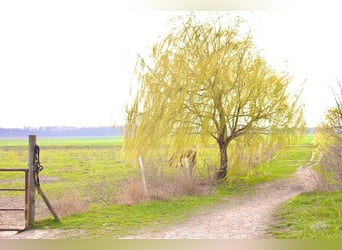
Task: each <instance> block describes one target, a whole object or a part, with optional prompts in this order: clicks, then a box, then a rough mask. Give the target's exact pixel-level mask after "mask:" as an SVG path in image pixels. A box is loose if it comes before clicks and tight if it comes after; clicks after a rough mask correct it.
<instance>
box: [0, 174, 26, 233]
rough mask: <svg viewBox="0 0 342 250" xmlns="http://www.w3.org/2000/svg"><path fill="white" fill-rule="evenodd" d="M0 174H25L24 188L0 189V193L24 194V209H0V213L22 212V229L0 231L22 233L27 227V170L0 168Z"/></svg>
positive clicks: (0, 229) (2, 229) (3, 229)
mask: <svg viewBox="0 0 342 250" xmlns="http://www.w3.org/2000/svg"><path fill="white" fill-rule="evenodd" d="M0 172H25V188H0V192H1V191H2V192H25V207H24V208H0V211H2V212H24V219H25V226H24V228H0V231H23V230H25V229H26V228H27V226H28V172H29V170H28V169H27V168H0Z"/></svg>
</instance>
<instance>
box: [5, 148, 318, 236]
mask: <svg viewBox="0 0 342 250" xmlns="http://www.w3.org/2000/svg"><path fill="white" fill-rule="evenodd" d="M313 158H314V154H313V155H312V157H311V161H312V159H313ZM317 184H318V177H317V174H316V173H315V172H314V171H313V170H312V169H311V166H303V167H300V168H298V170H297V172H296V174H295V176H294V177H293V178H289V179H282V180H276V181H273V182H269V183H265V184H262V185H259V186H257V187H256V188H255V192H254V193H253V194H246V195H242V196H238V197H229V198H227V199H226V200H225V201H224V202H223V203H220V204H216V205H213V206H212V207H211V208H209V209H203V210H201V211H199V212H196V213H195V214H193V216H192V217H191V218H189V219H188V220H187V221H185V222H184V223H182V224H177V225H173V226H169V227H167V228H164V229H163V230H162V231H159V232H144V233H143V234H139V235H131V236H127V237H125V238H126V239H260V238H271V236H270V235H267V234H266V229H267V228H268V227H269V225H270V224H271V223H272V222H273V220H274V216H273V212H274V209H275V208H276V207H277V206H278V205H280V204H282V203H284V202H286V201H288V200H289V199H291V198H293V197H295V196H297V195H298V194H300V193H302V192H306V191H312V190H314V189H315V188H316V186H317ZM63 235H65V231H59V230H28V231H25V232H23V233H19V234H16V233H15V232H0V239H1V238H12V239H14V238H21V239H27V238H30V239H37V238H39V239H44V238H47V239H51V238H63ZM69 236H70V235H69Z"/></svg>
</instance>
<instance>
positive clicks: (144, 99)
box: [124, 13, 302, 179]
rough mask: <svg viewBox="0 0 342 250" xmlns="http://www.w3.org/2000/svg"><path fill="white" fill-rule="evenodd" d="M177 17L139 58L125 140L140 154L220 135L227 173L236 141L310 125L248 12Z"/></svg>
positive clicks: (221, 172)
mask: <svg viewBox="0 0 342 250" xmlns="http://www.w3.org/2000/svg"><path fill="white" fill-rule="evenodd" d="M170 23H171V25H172V26H171V28H170V32H169V33H168V35H166V36H165V37H164V38H163V39H160V41H158V42H157V43H155V44H154V45H153V46H152V49H151V54H150V56H149V57H145V58H143V57H138V64H137V65H138V67H137V68H136V74H137V79H138V87H137V92H136V95H135V96H134V101H133V102H132V103H130V104H129V105H128V106H127V120H126V130H125V143H124V149H125V150H126V151H128V152H129V153H130V154H131V155H132V156H134V157H136V156H137V155H139V154H140V155H147V154H149V153H151V152H154V151H155V150H156V148H158V147H159V148H160V146H161V145H168V146H170V148H172V150H174V149H177V148H181V147H183V146H189V145H192V144H194V143H196V142H201V143H209V142H210V141H214V142H215V143H217V145H218V150H219V155H220V168H219V171H218V174H217V177H218V179H222V178H224V177H225V176H226V174H227V170H228V157H227V148H228V146H229V144H230V143H231V142H232V141H233V140H236V139H238V138H240V137H253V136H260V135H261V134H277V135H279V134H289V133H291V132H295V131H296V130H297V128H298V127H299V126H300V125H302V115H301V114H302V112H301V107H300V106H299V105H298V96H296V95H291V94H290V93H289V91H288V85H289V83H290V81H291V78H290V77H289V76H288V74H287V73H286V72H285V73H284V72H277V71H276V70H275V69H273V68H272V67H271V66H270V65H268V64H267V62H266V61H265V59H264V58H263V57H262V56H260V54H259V53H258V52H257V50H256V49H255V46H254V45H253V41H252V37H251V35H250V32H245V33H244V32H242V25H243V23H244V22H243V20H242V19H241V18H235V19H231V18H230V17H229V16H219V15H216V16H215V17H214V18H207V19H205V18H203V16H200V18H199V17H198V16H197V15H196V13H192V14H189V15H186V16H182V17H178V18H176V19H173V21H171V22H170Z"/></svg>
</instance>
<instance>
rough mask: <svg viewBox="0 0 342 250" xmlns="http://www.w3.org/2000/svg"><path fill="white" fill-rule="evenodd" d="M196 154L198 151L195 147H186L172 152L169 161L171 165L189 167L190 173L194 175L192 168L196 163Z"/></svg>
mask: <svg viewBox="0 0 342 250" xmlns="http://www.w3.org/2000/svg"><path fill="white" fill-rule="evenodd" d="M196 155H197V152H196V150H195V149H194V148H184V149H182V150H180V151H178V152H175V153H173V154H172V156H171V158H170V160H169V162H170V167H178V166H179V165H180V166H181V167H184V165H185V167H186V168H189V171H190V172H189V173H190V175H192V169H193V168H194V167H195V165H196Z"/></svg>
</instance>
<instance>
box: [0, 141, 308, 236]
mask: <svg viewBox="0 0 342 250" xmlns="http://www.w3.org/2000/svg"><path fill="white" fill-rule="evenodd" d="M37 144H39V145H40V147H41V163H42V164H43V165H44V167H45V168H44V170H43V171H42V172H41V174H40V176H41V179H42V176H45V177H50V178H56V181H53V182H47V183H44V182H43V183H42V189H43V190H44V193H45V194H46V195H47V196H48V197H49V199H50V200H54V199H57V198H58V199H60V198H63V196H67V195H69V194H70V193H72V194H77V197H79V199H88V198H89V196H91V197H92V198H95V199H94V200H95V201H96V196H101V195H103V191H105V192H106V193H108V191H110V192H109V193H110V194H111V193H112V194H113V195H114V193H115V192H116V189H117V188H120V187H118V186H117V185H118V184H120V181H122V180H125V179H128V178H130V177H132V176H133V175H134V174H136V168H133V167H131V166H129V165H127V164H125V163H123V162H122V161H121V156H120V151H119V149H120V147H121V146H122V138H86V139H81V138H78V139H61V140H58V139H39V140H38V141H37ZM312 150H314V147H313V146H312V145H311V144H310V143H309V142H308V143H305V145H304V146H290V147H286V148H284V149H283V150H281V151H280V152H278V153H277V154H275V157H274V158H273V159H272V160H271V161H269V162H265V163H263V164H261V165H260V166H258V167H256V168H255V169H254V171H253V172H252V173H251V174H250V175H249V176H247V177H241V178H236V179H234V180H233V181H231V182H229V183H227V184H226V185H221V186H218V187H217V189H216V191H215V192H214V193H213V194H210V195H208V196H183V197H178V198H174V199H172V200H170V201H150V202H145V203H142V204H138V205H134V206H125V205H118V204H109V205H108V203H107V204H106V203H102V202H98V203H96V202H95V203H94V202H92V203H90V207H89V209H88V210H87V211H86V212H84V213H80V214H77V215H72V216H68V217H63V218H62V220H61V222H55V221H53V220H51V219H46V220H41V221H38V222H37V224H36V227H37V228H59V229H80V230H82V231H84V234H83V235H82V236H80V237H89V238H111V237H118V236H122V235H126V234H131V233H134V232H136V231H137V230H142V229H145V228H149V229H151V230H153V229H155V228H158V227H161V226H164V225H169V224H172V223H174V222H175V221H181V220H184V219H185V218H187V217H188V216H189V215H190V214H191V213H192V212H194V211H195V210H197V209H199V208H200V207H203V206H207V205H210V204H213V203H216V202H220V201H221V200H222V198H223V197H226V196H229V195H233V194H238V193H239V192H245V191H248V190H250V189H251V188H252V186H253V185H256V184H259V183H262V182H265V181H270V180H273V179H276V178H287V177H289V176H291V174H293V173H294V172H295V170H296V169H297V168H298V167H299V166H301V165H303V164H305V162H306V161H307V160H309V159H310V157H311V152H312ZM0 157H1V161H0V168H3V167H6V166H7V167H8V166H9V165H10V166H11V167H17V168H25V167H26V165H27V163H26V161H27V142H26V141H25V140H14V141H9V140H0ZM11 178H16V177H11V176H9V175H3V173H1V177H0V180H1V179H11ZM0 184H1V182H0ZM11 185H13V184H11ZM1 186H3V185H2V184H1ZM99 200H100V198H98V199H97V201H99Z"/></svg>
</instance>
